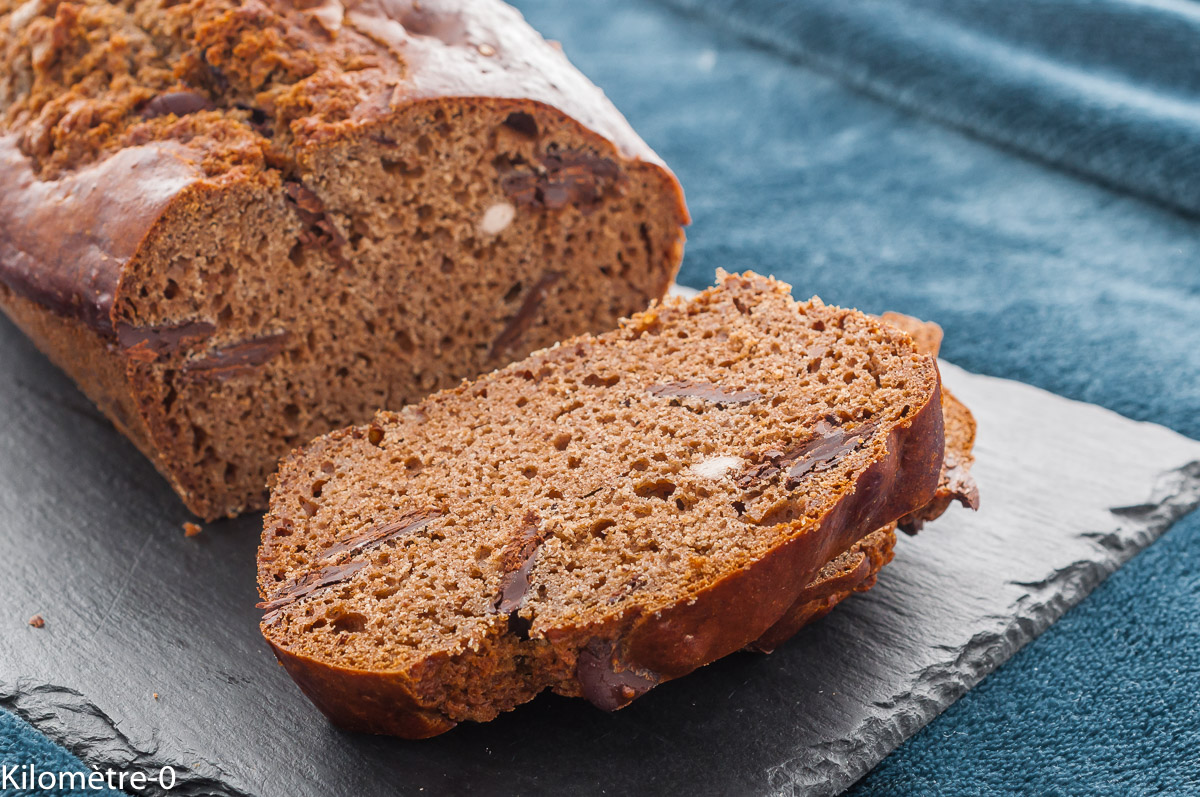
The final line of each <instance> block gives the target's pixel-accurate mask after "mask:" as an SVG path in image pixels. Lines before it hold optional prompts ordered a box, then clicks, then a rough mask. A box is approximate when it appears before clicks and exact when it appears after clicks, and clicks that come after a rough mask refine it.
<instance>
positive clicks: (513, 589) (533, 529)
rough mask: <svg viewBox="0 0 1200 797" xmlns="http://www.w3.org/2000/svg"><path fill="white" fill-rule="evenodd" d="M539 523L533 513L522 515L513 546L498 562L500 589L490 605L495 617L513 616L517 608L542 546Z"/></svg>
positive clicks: (540, 523) (538, 519) (527, 587)
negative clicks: (515, 543)
mask: <svg viewBox="0 0 1200 797" xmlns="http://www.w3.org/2000/svg"><path fill="white" fill-rule="evenodd" d="M541 525H542V520H541V518H539V517H538V516H537V515H536V514H535V513H534V512H527V513H526V514H525V525H523V526H522V527H521V530H520V531H518V532H517V534H516V537H515V539H516V541H517V545H516V547H515V548H513V549H512V550H510V551H509V552H508V553H507V554H506V555H505V556H504V558H503V560H502V561H501V567H503V568H504V573H503V575H501V576H500V589H499V591H498V592H497V593H496V598H495V600H494V601H493V602H492V608H493V609H494V610H495V611H496V613H497V614H509V615H511V614H513V613H514V612H516V611H517V610H518V609H520V608H521V604H522V603H524V601H525V595H526V593H528V592H529V586H530V583H531V582H532V578H533V568H534V565H536V564H537V553H538V546H540V545H541V544H542V538H541V533H540V530H541Z"/></svg>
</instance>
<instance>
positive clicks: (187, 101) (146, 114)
mask: <svg viewBox="0 0 1200 797" xmlns="http://www.w3.org/2000/svg"><path fill="white" fill-rule="evenodd" d="M215 107H216V106H215V105H213V104H212V101H211V100H210V99H209V98H208V97H205V96H204V95H203V94H197V93H196V92H194V91H168V92H166V93H164V94H159V95H158V96H157V97H155V98H154V99H152V100H150V102H148V103H146V106H145V107H144V108H142V117H143V118H145V119H153V118H154V117H156V116H167V115H169V114H175V115H176V116H187V115H188V114H190V113H196V112H197V111H210V110H212V109H213V108H215Z"/></svg>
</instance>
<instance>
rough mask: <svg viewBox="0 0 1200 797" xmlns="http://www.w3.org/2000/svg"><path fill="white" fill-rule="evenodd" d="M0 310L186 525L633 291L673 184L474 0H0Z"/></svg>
mask: <svg viewBox="0 0 1200 797" xmlns="http://www.w3.org/2000/svg"><path fill="white" fill-rule="evenodd" d="M0 27H3V29H4V30H5V31H6V36H5V40H4V42H3V44H0V98H3V106H2V107H0V307H2V308H3V309H4V310H5V312H6V313H7V314H8V315H9V316H10V317H11V318H12V319H13V320H14V321H15V322H16V323H17V324H18V325H19V326H20V327H21V328H22V329H23V330H24V331H25V332H26V333H27V334H28V335H29V336H30V337H31V338H32V339H33V340H34V342H35V343H36V344H37V345H38V346H39V347H40V348H41V349H42V350H43V351H45V352H46V353H47V354H48V355H49V356H50V357H51V358H52V359H53V360H54V361H55V362H56V363H57V364H58V365H59V366H60V367H62V368H63V369H64V370H66V371H67V372H68V373H69V374H70V375H71V376H72V377H73V378H74V379H75V380H76V381H77V382H78V383H79V384H80V386H81V387H82V388H83V390H84V391H85V392H86V393H87V394H88V395H89V396H90V397H91V398H92V399H93V400H94V401H95V402H96V403H97V404H98V405H99V406H100V408H101V409H102V410H104V411H105V412H106V414H108V416H109V417H110V418H111V419H112V420H113V421H114V423H115V424H116V425H117V426H118V427H119V428H120V429H121V430H122V431H124V432H125V433H126V434H127V435H128V436H129V437H131V438H132V439H133V441H134V442H135V443H136V444H137V445H138V446H139V447H140V448H141V449H142V451H143V452H145V453H146V454H147V455H148V456H149V457H151V459H153V461H154V462H155V464H156V465H157V467H158V468H159V470H160V471H162V472H163V473H164V474H165V475H166V476H167V478H168V479H169V480H170V481H171V483H172V485H173V486H174V488H175V489H176V490H177V491H178V492H179V494H180V495H181V496H182V498H183V500H184V501H185V502H186V503H187V505H188V506H189V507H190V508H191V509H192V510H193V511H194V512H196V513H197V514H200V515H202V516H204V517H206V518H214V517H216V516H220V515H227V514H235V513H237V512H239V511H242V510H246V509H253V508H261V507H262V506H264V505H265V500H266V489H265V484H266V480H267V477H268V476H269V474H270V473H271V472H272V471H273V469H274V467H275V465H276V463H277V461H278V458H279V457H280V456H282V455H283V454H285V453H287V451H289V450H290V449H292V448H293V447H295V446H296V445H298V444H300V443H302V442H304V441H306V440H309V439H311V438H312V437H314V436H316V435H318V434H322V433H324V432H327V431H329V430H331V429H334V428H339V427H341V426H345V425H347V424H349V423H361V422H364V421H366V420H368V419H369V418H370V417H371V416H372V415H373V413H374V412H375V411H376V410H377V409H379V408H380V407H388V408H392V409H398V408H399V407H401V406H403V405H404V404H405V403H408V402H412V401H415V400H418V399H419V398H421V397H423V396H425V395H427V394H429V393H430V392H432V391H434V390H436V389H439V388H443V387H447V386H451V385H454V384H456V383H457V382H458V381H459V380H460V379H461V378H463V377H466V376H473V375H476V374H479V373H483V372H486V371H490V370H492V369H494V368H496V367H498V366H500V365H503V364H505V363H507V362H510V361H511V360H513V359H517V358H520V357H522V356H524V355H525V354H527V353H528V352H530V351H532V350H534V349H537V348H541V347H544V346H547V345H550V344H551V343H552V342H554V341H556V340H560V339H562V338H564V337H566V336H569V335H572V334H577V333H580V332H584V331H598V330H603V329H610V328H612V327H613V326H615V324H616V321H617V319H618V318H620V317H623V316H627V315H629V314H631V313H632V312H634V311H637V310H641V309H644V308H645V307H646V306H647V305H648V304H649V302H650V301H651V300H652V299H655V298H658V297H660V296H661V295H662V294H663V292H664V291H665V290H666V288H667V286H668V284H669V283H670V281H671V279H672V277H673V275H674V273H675V270H676V268H677V267H678V264H679V261H680V258H681V256H682V243H683V236H682V231H681V229H682V225H683V224H685V223H686V221H687V213H686V209H685V208H684V205H683V198H682V194H681V192H680V189H679V186H678V183H677V182H676V180H675V179H674V177H673V176H672V175H671V174H670V172H669V171H668V170H667V169H666V168H665V167H664V166H663V165H662V163H661V161H660V160H659V159H658V158H657V157H656V156H655V155H654V153H653V152H652V151H651V150H650V149H649V148H648V147H647V146H646V145H645V144H644V143H643V142H642V141H641V140H640V139H639V138H638V137H637V135H636V134H635V133H634V132H633V130H632V129H631V128H630V127H629V125H628V124H627V123H626V121H625V120H624V118H623V117H622V116H621V115H620V113H618V112H617V110H616V109H615V108H614V107H613V106H612V105H611V104H610V103H609V102H608V101H607V100H606V99H605V98H604V96H603V94H602V93H601V92H600V91H599V89H597V88H596V87H595V86H593V85H592V84H591V83H589V82H588V81H587V79H586V78H585V77H583V76H582V75H581V74H580V73H578V72H577V71H576V70H575V69H574V68H573V67H572V66H571V65H570V63H569V62H568V61H567V60H566V58H565V57H564V56H563V54H562V53H561V52H560V51H559V49H557V48H556V47H554V46H553V45H551V44H550V43H547V42H546V41H545V40H543V39H542V37H541V36H539V35H538V34H537V33H536V32H535V31H533V30H532V29H531V28H530V27H529V26H528V25H527V24H526V23H525V21H524V20H523V19H522V18H521V16H520V14H519V13H517V12H516V11H515V10H514V9H512V8H510V7H509V6H507V5H505V4H504V3H502V2H499V0H423V1H422V2H420V3H417V2H412V1H411V0H346V2H339V1H338V0H328V2H317V3H295V4H293V3H290V2H287V1H286V0H261V1H260V2H249V3H242V2H236V1H235V0H190V1H185V2H178V3H171V4H163V3H160V2H156V1H155V0H132V1H131V2H127V3H109V2H103V0H82V2H79V3H72V4H65V5H64V4H42V5H40V6H39V5H38V4H37V3H23V2H19V0H0Z"/></svg>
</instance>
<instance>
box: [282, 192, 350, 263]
mask: <svg viewBox="0 0 1200 797" xmlns="http://www.w3.org/2000/svg"><path fill="white" fill-rule="evenodd" d="M286 191H287V196H288V200H289V201H290V202H291V203H292V205H293V207H294V208H295V209H296V215H297V216H299V217H300V221H301V222H303V223H304V225H305V227H307V229H306V230H304V231H303V232H302V233H301V234H300V245H301V246H303V247H307V248H311V249H325V250H326V251H327V252H329V253H330V254H331V255H332V256H333V257H334V258H335V259H336V260H337V261H338V262H339V263H342V264H344V263H345V262H346V261H345V259H344V258H343V256H342V247H343V246H345V244H346V239H345V238H343V237H342V234H341V233H340V232H338V228H337V226H336V225H335V224H334V223H333V219H331V218H330V217H329V212H328V211H327V210H326V208H325V203H324V202H322V201H321V198H320V197H318V196H317V195H316V194H315V193H313V191H312V189H310V188H309V187H308V186H306V185H304V184H303V183H301V182H300V181H298V180H289V181H288V182H287V184H286Z"/></svg>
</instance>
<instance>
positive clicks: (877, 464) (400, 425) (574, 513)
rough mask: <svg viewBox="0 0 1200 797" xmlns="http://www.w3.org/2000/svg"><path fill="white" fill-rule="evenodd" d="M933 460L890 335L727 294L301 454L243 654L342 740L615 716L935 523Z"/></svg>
mask: <svg viewBox="0 0 1200 797" xmlns="http://www.w3.org/2000/svg"><path fill="white" fill-rule="evenodd" d="M943 445H944V444H943V434H942V414H941V400H940V383H939V378H938V373H937V367H936V365H935V363H934V361H933V359H932V358H930V357H928V356H925V355H922V354H919V353H918V352H917V351H916V350H915V348H914V347H913V344H912V342H911V340H910V339H909V337H908V336H907V335H905V334H903V333H902V332H900V331H898V330H896V329H894V328H893V327H891V326H888V325H886V324H883V323H882V322H880V321H879V320H878V319H875V318H871V317H869V316H866V315H863V314H861V313H858V312H856V311H852V310H843V309H840V308H836V307H829V306H825V305H823V304H821V303H820V302H819V301H818V300H815V299H814V300H813V301H811V302H807V303H796V302H794V301H793V300H792V299H791V297H790V296H789V295H788V289H787V287H786V286H784V285H782V284H780V283H777V282H774V281H772V280H768V279H764V278H761V277H757V276H755V275H752V274H746V275H742V276H728V275H720V280H719V284H718V286H717V287H715V288H712V289H709V290H707V291H705V292H703V293H702V294H700V295H699V296H698V297H697V298H695V299H694V300H692V301H684V300H681V299H668V300H666V301H665V302H664V303H663V304H661V305H658V306H655V307H653V308H651V309H650V310H648V311H646V312H644V313H640V314H638V315H636V316H634V317H633V318H632V319H631V320H629V321H627V322H624V323H623V325H622V326H621V328H620V329H618V330H616V331H613V332H609V333H606V334H604V335H601V336H599V337H590V336H583V337H579V338H575V339H573V340H570V341H567V342H565V343H563V344H561V345H559V346H556V347H554V348H551V349H547V350H544V351H541V352H538V353H535V354H534V355H532V356H530V357H529V358H527V359H525V360H523V361H521V362H518V363H515V364H513V365H510V366H508V367H506V368H504V369H502V370H499V371H496V372H494V373H491V374H488V375H486V376H484V377H482V378H480V379H479V380H478V381H476V382H473V383H464V384H462V385H461V386H459V387H458V388H456V389H453V390H449V391H444V392H442V393H438V394H436V395H434V396H432V397H430V398H429V399H427V400H425V401H423V402H421V403H420V404H418V405H415V406H411V407H408V408H405V409H404V410H403V411H401V412H399V413H380V414H379V415H378V416H376V418H375V420H374V421H373V422H372V423H371V424H369V425H366V426H359V427H354V428H350V429H346V430H343V431H340V432H335V433H333V434H330V435H327V436H325V437H322V438H319V439H317V440H315V441H314V442H312V443H310V444H309V445H308V446H305V447H304V448H302V449H299V450H298V451H296V452H294V453H293V454H292V455H291V456H290V457H288V458H287V459H286V460H285V462H284V463H283V464H282V466H281V469H280V471H279V474H278V476H277V480H276V483H275V485H274V488H273V490H272V494H271V503H270V510H269V512H268V514H267V517H266V519H265V523H264V530H263V539H262V545H261V547H260V550H259V561H258V579H259V590H260V593H261V595H262V598H263V603H262V604H261V606H262V608H264V609H265V611H266V613H265V615H264V617H263V621H262V631H263V634H264V636H265V637H266V639H267V641H268V642H269V643H270V644H271V646H272V647H273V649H274V650H275V652H276V655H277V656H278V657H279V659H280V661H281V662H282V663H283V664H284V666H285V667H286V668H287V670H288V672H289V673H290V674H291V675H292V677H293V678H294V679H295V680H296V682H297V683H298V684H299V685H300V687H301V689H302V690H303V691H304V692H305V693H306V694H307V695H308V696H309V697H310V698H311V699H312V700H313V701H314V702H315V703H316V704H317V705H318V706H319V707H320V708H321V709H322V710H323V711H324V712H325V713H326V714H327V715H328V716H329V717H330V718H332V719H333V720H334V721H335V722H336V723H337V724H339V725H341V726H343V727H347V728H353V729H358V730H366V731H374V732H382V733H393V734H399V735H402V736H407V737H422V736H429V735H433V734H436V733H440V732H442V731H445V730H447V729H448V728H450V727H452V726H453V725H454V724H455V723H456V722H458V721H461V720H487V719H490V718H492V717H494V716H495V715H496V714H497V713H498V712H500V711H504V710H507V709H511V708H512V707H514V706H516V705H518V704H520V703H522V702H525V701H527V700H529V699H531V698H532V697H533V696H534V695H536V694H538V693H539V692H541V691H543V690H545V689H552V690H554V691H556V692H558V693H560V694H564V695H582V696H583V697H585V698H587V699H588V700H590V701H591V702H592V703H594V704H596V705H597V706H600V707H601V708H605V709H615V708H619V707H621V706H623V705H625V704H626V703H628V702H629V701H631V700H632V699H634V698H635V697H637V696H638V695H640V694H642V693H644V692H645V691H646V690H647V689H649V688H651V687H652V686H654V685H655V684H657V683H659V682H661V681H664V680H667V679H670V678H675V677H678V676H681V675H684V674H686V673H688V672H690V671H691V670H693V669H695V668H696V667H699V666H701V665H703V664H706V663H708V662H710V661H713V660H714V659H716V658H718V657H720V656H723V655H725V654H727V653H730V652H732V651H735V650H738V649H740V648H742V647H745V646H746V645H748V644H750V643H751V642H753V641H754V640H756V639H758V638H759V637H761V636H762V635H763V634H764V633H766V632H767V631H768V630H769V629H771V628H772V627H773V626H775V625H776V624H777V623H779V622H780V621H781V619H783V618H784V617H785V615H786V614H787V612H788V611H789V610H790V609H791V608H792V607H793V606H794V604H795V603H796V601H797V599H798V598H799V597H800V596H801V595H802V594H804V590H805V588H806V586H807V585H809V584H810V583H812V582H813V581H814V579H817V577H818V575H819V574H820V572H821V570H822V568H824V567H825V566H826V565H827V564H828V563H830V562H831V561H833V560H835V559H836V558H837V557H838V556H840V555H841V554H843V553H844V552H846V551H848V550H850V549H851V548H852V547H853V546H855V545H856V544H857V543H859V542H860V540H862V539H863V538H864V537H867V536H868V535H870V534H872V532H874V531H875V530H876V529H881V528H885V527H887V526H888V524H890V523H892V522H894V521H896V520H897V519H898V518H900V517H902V516H904V515H905V514H907V513H909V512H911V511H913V510H914V509H917V508H918V507H921V506H923V505H925V504H926V503H928V502H929V501H930V500H931V499H932V498H933V497H934V495H935V493H936V490H937V484H938V478H939V472H940V469H941V464H942V456H943Z"/></svg>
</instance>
